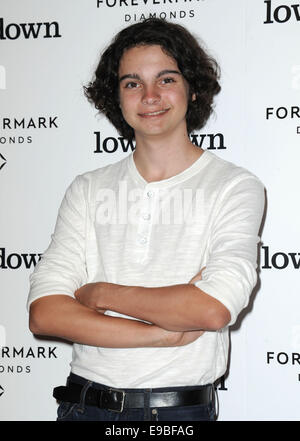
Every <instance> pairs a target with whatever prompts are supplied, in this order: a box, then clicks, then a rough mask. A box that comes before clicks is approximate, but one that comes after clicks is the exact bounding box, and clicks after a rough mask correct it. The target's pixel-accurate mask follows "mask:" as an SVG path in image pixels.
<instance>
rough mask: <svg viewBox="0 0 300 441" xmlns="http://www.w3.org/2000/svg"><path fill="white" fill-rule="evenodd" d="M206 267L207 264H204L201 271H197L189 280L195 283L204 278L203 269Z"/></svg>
mask: <svg viewBox="0 0 300 441" xmlns="http://www.w3.org/2000/svg"><path fill="white" fill-rule="evenodd" d="M205 268H206V266H204V267H203V268H202V269H201V270H200V271H199V273H197V274H196V275H195V276H194V277H193V278H192V279H191V280H190V281H189V283H195V282H197V281H198V280H202V271H204V270H205Z"/></svg>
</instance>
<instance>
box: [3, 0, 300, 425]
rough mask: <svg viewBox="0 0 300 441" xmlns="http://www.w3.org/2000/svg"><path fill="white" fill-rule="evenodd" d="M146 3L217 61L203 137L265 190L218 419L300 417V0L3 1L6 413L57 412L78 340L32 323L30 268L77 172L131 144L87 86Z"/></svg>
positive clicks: (27, 416)
mask: <svg viewBox="0 0 300 441" xmlns="http://www.w3.org/2000/svg"><path fill="white" fill-rule="evenodd" d="M150 13H151V14H154V13H155V14H156V16H160V17H163V18H166V19H169V20H173V21H175V22H178V23H180V24H183V25H184V26H186V27H187V28H188V29H189V30H190V31H191V32H193V33H195V34H196V35H198V36H199V38H201V40H203V41H204V42H205V44H206V46H207V47H208V49H209V51H210V53H211V54H212V55H213V56H215V57H216V58H217V60H218V61H219V63H220V65H221V68H222V92H221V94H220V95H219V96H218V98H217V101H216V112H215V115H214V116H213V117H212V118H211V120H210V121H209V123H208V124H207V126H206V127H205V128H204V129H203V130H202V132H201V133H196V135H198V137H195V139H196V138H197V139H198V141H199V139H200V135H202V136H203V138H204V140H203V144H202V146H203V147H204V148H209V149H211V150H212V151H213V152H214V153H216V154H217V155H219V156H220V157H223V158H225V159H228V160H230V161H233V162H235V163H236V164H240V165H242V166H244V167H246V168H248V169H249V170H251V171H252V172H253V173H255V174H256V175H257V176H259V178H260V179H261V180H262V181H263V183H264V184H265V186H266V189H267V200H268V203H267V212H266V218H265V222H264V226H263V231H262V247H261V249H260V253H259V255H260V258H259V279H260V280H259V283H258V286H257V288H256V289H255V290H254V293H253V295H252V298H251V302H250V305H249V307H248V308H247V310H246V311H244V312H243V313H242V314H241V317H240V320H239V321H238V323H237V324H236V325H235V326H234V327H233V329H232V332H231V343H232V344H231V357H230V365H229V370H228V373H227V375H226V376H225V378H223V381H222V383H221V385H220V388H219V391H218V395H219V401H220V416H219V420H220V421H227V420H234V421H238V420H244V421H248V420H249V421H251V420H299V419H300V410H299V409H300V393H299V392H300V320H299V311H300V296H299V270H300V252H299V251H300V250H299V248H300V237H299V226H300V225H299V224H300V222H299V215H300V208H299V203H298V187H299V185H298V179H299V178H298V168H299V162H300V149H299V147H300V145H299V141H300V108H299V107H300V99H299V97H300V55H299V54H300V53H299V43H300V3H299V2H297V1H295V0H294V1H291V0H280V1H277V0H271V1H263V0H239V1H237V0H226V1H224V0H189V1H186V0H177V1H173V2H171V1H166V0H148V1H146V0H101V1H99V0H98V1H97V0H64V1H61V0H22V1H21V0H19V1H18V0H0V198H1V199H0V210H1V216H0V278H1V279H0V280H1V293H0V295H1V298H0V302H1V304H0V420H10V421H18V420H54V419H55V418H56V408H57V405H56V402H55V400H54V399H52V398H51V395H52V389H53V387H54V386H57V385H60V384H63V383H64V382H65V379H66V377H67V375H68V373H69V362H70V359H71V349H72V348H71V345H69V344H67V343H63V342H60V341H57V340H55V339H42V338H37V337H34V336H33V335H32V334H31V333H30V331H29V329H28V314H27V312H26V309H25V304H26V299H27V295H28V289H29V282H28V277H29V274H30V273H31V272H32V270H33V268H34V265H35V263H36V262H37V260H38V259H39V255H40V254H42V253H43V251H44V250H45V249H46V247H47V246H48V243H49V240H50V235H51V233H52V232H53V229H54V224H55V220H56V215H57V210H58V208H59V205H60V202H61V199H62V197H63V195H64V192H65V190H66V188H67V186H68V185H69V184H70V182H71V181H72V180H73V178H74V177H75V176H76V175H77V174H80V173H83V172H85V171H87V170H91V169H95V168H97V167H102V166H104V165H106V164H108V163H111V162H115V161H118V160H119V159H122V158H123V157H124V155H127V154H128V153H129V151H131V150H130V147H129V150H128V151H126V148H125V147H126V146H127V142H124V141H123V144H122V140H120V139H119V135H118V133H117V132H116V131H115V129H114V128H113V127H112V126H111V125H110V124H109V123H108V122H107V121H105V120H104V119H103V118H102V117H99V116H97V114H96V111H95V109H94V108H93V107H92V106H91V105H90V104H89V103H88V102H87V100H86V99H85V97H84V95H83V90H82V86H83V85H84V84H86V83H87V82H88V81H89V80H90V79H91V76H92V74H93V71H94V68H95V66H96V63H97V61H98V58H99V54H100V52H101V50H102V49H103V48H104V46H106V44H107V43H108V42H109V41H110V39H111V37H112V36H113V35H114V34H115V33H116V32H117V31H119V30H120V29H121V28H123V27H125V26H126V25H128V24H132V23H134V22H136V21H138V20H140V19H141V18H144V17H148V16H149V14H150ZM204 135H206V136H205V137H204ZM215 135H216V136H215ZM123 147H124V148H123Z"/></svg>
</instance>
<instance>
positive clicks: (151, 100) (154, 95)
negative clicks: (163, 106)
mask: <svg viewBox="0 0 300 441" xmlns="http://www.w3.org/2000/svg"><path fill="white" fill-rule="evenodd" d="M159 102H160V94H159V90H158V89H157V87H155V86H147V87H146V86H145V87H144V94H143V96H142V103H143V104H145V105H147V104H148V105H149V104H157V103H159Z"/></svg>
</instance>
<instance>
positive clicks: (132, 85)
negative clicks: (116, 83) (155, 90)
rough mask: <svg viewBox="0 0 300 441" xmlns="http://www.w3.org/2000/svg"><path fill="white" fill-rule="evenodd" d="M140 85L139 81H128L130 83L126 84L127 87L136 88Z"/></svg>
mask: <svg viewBox="0 0 300 441" xmlns="http://www.w3.org/2000/svg"><path fill="white" fill-rule="evenodd" d="M137 87H139V83H137V82H136V81H128V83H126V84H125V89H135V88H137Z"/></svg>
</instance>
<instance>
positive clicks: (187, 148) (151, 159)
mask: <svg viewBox="0 0 300 441" xmlns="http://www.w3.org/2000/svg"><path fill="white" fill-rule="evenodd" d="M202 153H203V150H202V149H201V148H199V147H196V146H195V145H194V144H193V143H192V142H191V141H190V139H189V137H188V134H187V133H184V134H183V135H181V137H178V136H177V135H176V136H171V137H170V136H167V137H165V138H162V137H159V139H158V138H155V137H148V138H145V137H143V138H141V137H139V136H138V134H136V149H135V152H134V155H133V157H134V162H135V165H136V167H137V169H138V171H139V173H140V174H141V175H142V176H143V178H144V179H145V180H146V181H147V182H153V181H160V180H163V179H168V178H170V177H172V176H175V175H177V174H179V173H181V172H182V171H184V170H185V169H187V168H188V167H190V166H191V165H192V164H193V163H194V162H195V161H196V160H197V159H198V158H199V157H200V156H201V155H202Z"/></svg>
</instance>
